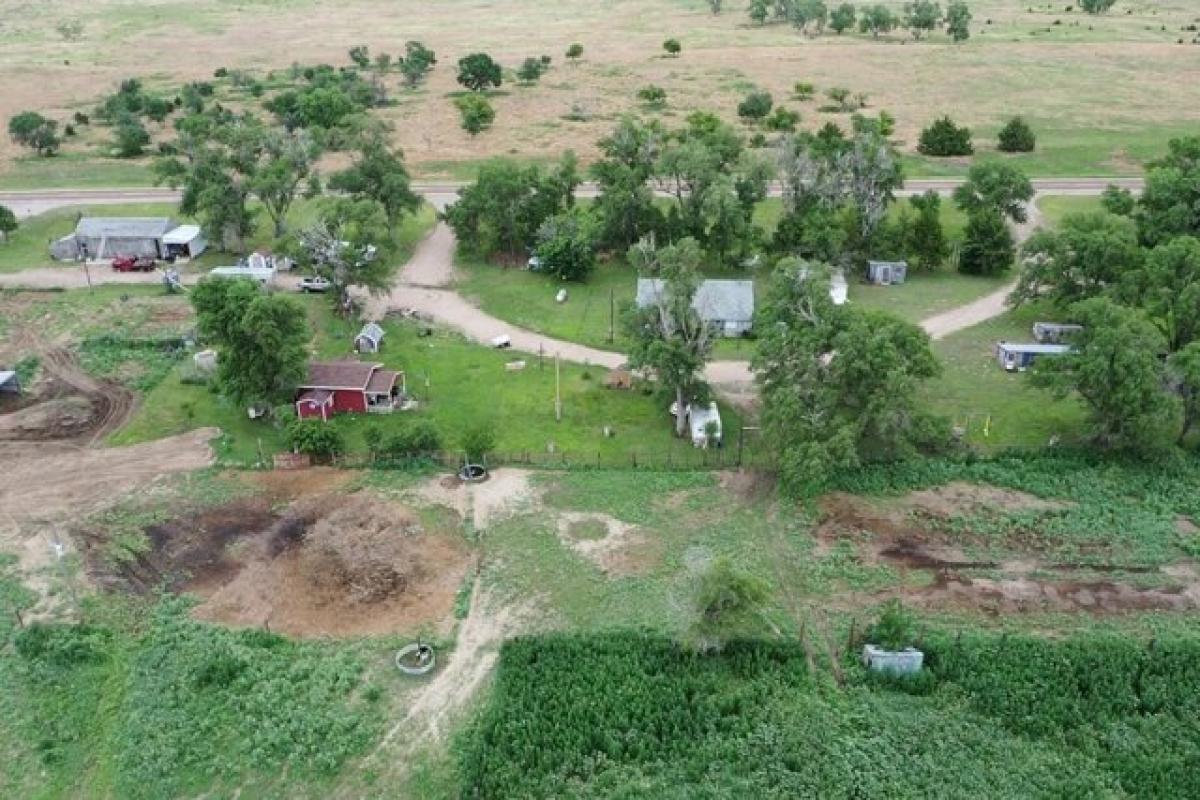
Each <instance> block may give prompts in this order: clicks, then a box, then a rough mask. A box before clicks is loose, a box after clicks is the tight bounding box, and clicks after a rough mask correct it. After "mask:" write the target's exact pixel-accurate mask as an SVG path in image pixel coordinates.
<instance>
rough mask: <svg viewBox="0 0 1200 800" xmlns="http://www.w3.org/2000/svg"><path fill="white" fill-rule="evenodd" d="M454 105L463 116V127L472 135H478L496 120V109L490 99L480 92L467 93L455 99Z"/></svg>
mask: <svg viewBox="0 0 1200 800" xmlns="http://www.w3.org/2000/svg"><path fill="white" fill-rule="evenodd" d="M454 105H455V106H457V107H458V113H459V115H460V117H461V118H462V121H461V124H462V129H463V130H464V131H466V132H467V133H469V134H471V135H472V136H477V135H478V134H480V133H482V132H483V131H485V130H487V129H488V128H490V127H492V123H493V122H494V121H495V120H496V109H494V108H492V104H491V103H490V102H488V99H487V98H486V97H484V96H482V95H478V94H467V95H463V96H462V97H459V98H457V99H455V101H454Z"/></svg>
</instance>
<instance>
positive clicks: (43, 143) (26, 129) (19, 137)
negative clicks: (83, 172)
mask: <svg viewBox="0 0 1200 800" xmlns="http://www.w3.org/2000/svg"><path fill="white" fill-rule="evenodd" d="M8 135H9V137H10V138H11V139H12V140H13V141H14V142H16V143H17V144H19V145H22V146H24V147H28V148H30V149H32V150H33V151H34V152H35V153H37V154H38V155H39V156H52V155H54V154H55V153H56V152H58V147H59V145H60V144H62V140H61V139H59V138H58V123H57V122H55V121H54V120H52V119H46V118H45V117H43V116H42V115H41V114H39V113H37V112H36V111H23V112H21V113H20V114H17V115H16V116H15V117H12V118H11V119H10V120H9V121H8Z"/></svg>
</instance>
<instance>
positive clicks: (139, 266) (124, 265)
mask: <svg viewBox="0 0 1200 800" xmlns="http://www.w3.org/2000/svg"><path fill="white" fill-rule="evenodd" d="M154 266H155V263H154V259H153V258H151V257H150V256H136V257H135V256H117V257H116V258H114V259H113V262H112V268H113V270H114V271H116V272H153V271H154Z"/></svg>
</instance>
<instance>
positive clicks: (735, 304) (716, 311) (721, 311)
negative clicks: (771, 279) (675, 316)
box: [637, 278, 754, 322]
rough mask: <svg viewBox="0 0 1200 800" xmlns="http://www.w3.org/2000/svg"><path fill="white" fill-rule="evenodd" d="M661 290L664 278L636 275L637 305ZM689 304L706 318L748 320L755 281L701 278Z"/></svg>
mask: <svg viewBox="0 0 1200 800" xmlns="http://www.w3.org/2000/svg"><path fill="white" fill-rule="evenodd" d="M663 291H664V287H663V282H662V281H661V280H659V279H658V278H638V282H637V304H638V308H645V307H646V306H648V305H652V304H653V303H654V302H655V298H657V297H658V296H659V295H660V294H661V293H662V292H663ZM692 308H694V309H696V311H697V312H699V314H700V318H701V319H703V320H705V321H706V322H750V321H751V320H752V319H753V317H754V281H730V280H710V281H704V283H702V284H700V288H699V289H698V290H697V291H696V297H695V298H694V299H693V300H692Z"/></svg>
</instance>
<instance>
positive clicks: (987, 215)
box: [958, 208, 1016, 275]
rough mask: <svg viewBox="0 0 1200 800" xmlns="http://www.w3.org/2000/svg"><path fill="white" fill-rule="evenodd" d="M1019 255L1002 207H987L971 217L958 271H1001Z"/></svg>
mask: <svg viewBox="0 0 1200 800" xmlns="http://www.w3.org/2000/svg"><path fill="white" fill-rule="evenodd" d="M1015 256H1016V250H1015V245H1014V244H1013V235H1012V231H1010V230H1009V229H1008V225H1006V224H1005V222H1004V217H1003V216H1002V215H1001V214H1000V212H999V211H996V210H994V209H992V208H983V209H979V210H978V211H975V212H974V213H972V214H971V215H970V216H969V217H968V218H967V228H966V231H965V233H964V238H963V243H962V247H961V248H960V250H959V254H958V271H959V272H962V273H963V274H965V275H999V274H1000V273H1002V272H1004V271H1006V270H1007V269H1008V268H1009V267H1011V266H1012V263H1013V258H1014V257H1015Z"/></svg>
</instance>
